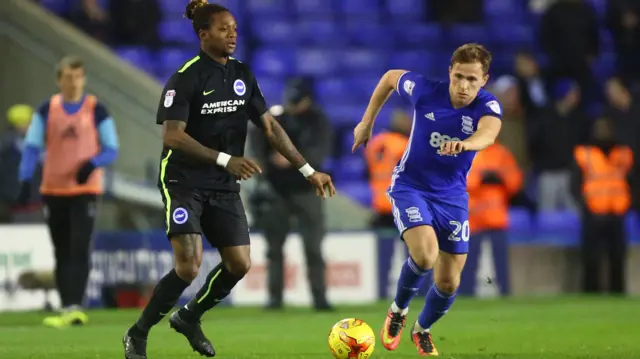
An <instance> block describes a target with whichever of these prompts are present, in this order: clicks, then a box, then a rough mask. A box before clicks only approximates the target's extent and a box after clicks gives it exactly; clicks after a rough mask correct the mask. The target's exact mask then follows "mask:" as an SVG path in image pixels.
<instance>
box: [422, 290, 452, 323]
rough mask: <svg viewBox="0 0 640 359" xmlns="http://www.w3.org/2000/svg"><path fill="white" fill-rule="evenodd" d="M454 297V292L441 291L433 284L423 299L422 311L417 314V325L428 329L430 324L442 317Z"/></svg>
mask: <svg viewBox="0 0 640 359" xmlns="http://www.w3.org/2000/svg"><path fill="white" fill-rule="evenodd" d="M455 299H456V293H453V294H448V293H443V292H442V291H441V290H439V289H438V287H436V285H435V284H434V285H433V286H432V287H431V289H429V292H428V293H427V297H426V299H425V301H424V307H423V308H422V312H420V315H419V316H418V325H419V326H420V327H421V328H423V329H429V328H431V326H432V325H433V324H434V323H435V322H437V321H438V320H439V319H440V318H442V317H443V316H444V315H445V314H447V311H448V310H449V308H451V305H453V302H454V301H455Z"/></svg>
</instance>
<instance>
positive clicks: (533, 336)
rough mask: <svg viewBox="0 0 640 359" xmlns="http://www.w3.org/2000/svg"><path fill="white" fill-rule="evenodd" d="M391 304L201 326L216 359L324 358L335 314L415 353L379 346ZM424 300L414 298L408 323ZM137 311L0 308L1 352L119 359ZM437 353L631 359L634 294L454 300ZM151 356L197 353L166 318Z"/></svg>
mask: <svg viewBox="0 0 640 359" xmlns="http://www.w3.org/2000/svg"><path fill="white" fill-rule="evenodd" d="M387 306H388V303H380V304H379V305H375V306H366V307H365V306H361V307H341V308H339V309H338V311H337V312H333V313H322V314H318V313H314V312H312V311H310V310H308V309H287V310H285V311H284V312H264V311H263V310H262V309H259V308H229V307H226V308H216V309H213V310H212V311H211V312H210V313H208V314H207V316H206V317H205V320H204V324H203V326H204V331H205V333H206V334H207V335H208V336H209V338H210V339H211V340H212V341H213V343H214V345H215V348H216V350H217V352H218V355H217V357H219V358H237V359H249V358H264V359H271V358H272V359H294V358H295V359H305V358H309V359H311V358H314V359H315V358H331V357H332V356H331V354H330V353H329V350H328V348H327V335H328V333H329V329H330V328H331V326H332V325H333V324H334V323H335V322H337V321H338V320H340V319H343V318H349V317H357V318H360V319H362V320H364V321H366V322H367V323H369V324H370V325H371V326H372V327H373V329H374V331H375V332H376V340H377V342H376V345H377V347H376V351H375V352H374V354H373V356H372V358H380V359H382V358H416V357H418V356H417V354H416V350H415V348H414V347H413V345H412V344H411V342H410V339H409V336H408V332H406V331H405V333H404V334H403V337H404V338H403V341H402V343H401V344H400V347H399V349H398V350H397V351H395V352H388V351H386V350H385V349H384V348H383V347H382V346H381V345H380V344H379V339H378V332H379V330H380V325H381V324H382V321H383V320H384V316H385V312H386V308H387ZM421 307H422V301H421V300H420V301H419V300H415V301H414V302H413V303H412V309H413V310H412V311H411V312H410V313H409V318H408V321H407V323H408V326H410V325H412V323H413V321H414V320H415V318H416V316H417V315H418V312H419V311H420V309H421ZM138 313H139V312H138V311H137V310H126V311H125V310H120V311H102V310H101V311H92V312H89V315H90V319H91V323H90V324H89V325H88V326H86V327H74V328H67V329H50V328H44V327H42V326H41V324H40V323H41V320H42V318H43V317H44V314H43V313H34V312H31V313H2V314H0V358H2V359H5V358H6V359H28V358H34V359H36V358H37V359H45V358H64V359H89V358H123V352H122V344H121V342H120V340H121V337H122V334H123V333H124V331H125V329H126V328H127V327H128V326H129V325H130V324H131V323H132V322H133V321H134V320H135V319H136V317H137V315H138ZM433 334H434V340H435V343H436V346H437V348H438V349H439V351H440V353H441V357H442V358H456V359H489V358H491V359H498V358H500V359H506V358H513V359H516V358H518V359H545V358H548V359H551V358H553V359H577V358H584V359H587V358H591V359H595V358H607V359H612V358H615V359H638V358H640V302H639V301H638V299H637V298H635V299H631V298H628V299H625V298H609V297H562V298H544V299H508V300H472V299H460V300H458V301H457V302H456V303H455V304H454V306H453V308H452V309H451V310H450V311H449V313H448V314H447V315H446V316H445V317H444V318H443V319H442V320H441V321H440V322H439V323H438V324H436V326H434V328H433ZM148 355H149V358H150V359H169V358H171V359H175V358H185V359H188V358H200V357H199V356H197V355H196V354H195V353H193V352H192V351H191V349H190V347H189V345H188V343H187V341H186V340H185V339H184V338H183V337H182V336H180V335H179V334H177V333H174V332H173V331H172V330H170V329H169V327H168V323H167V321H166V320H164V321H162V322H161V323H160V324H159V325H158V326H157V327H155V328H154V329H153V330H152V332H151V335H150V338H149V347H148Z"/></svg>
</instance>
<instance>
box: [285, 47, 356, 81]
mask: <svg viewBox="0 0 640 359" xmlns="http://www.w3.org/2000/svg"><path fill="white" fill-rule="evenodd" d="M339 56H340V54H339V53H338V52H337V51H334V50H332V49H326V48H325V49H322V48H306V49H305V48H301V49H298V51H297V53H296V57H295V61H296V62H295V63H296V65H295V69H296V71H297V72H298V74H299V75H302V76H326V75H330V74H332V73H334V72H335V71H336V69H337V68H338V66H339V65H341V63H340V62H341V60H344V57H342V58H341V57H339Z"/></svg>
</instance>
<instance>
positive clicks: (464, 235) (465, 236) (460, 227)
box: [449, 221, 470, 242]
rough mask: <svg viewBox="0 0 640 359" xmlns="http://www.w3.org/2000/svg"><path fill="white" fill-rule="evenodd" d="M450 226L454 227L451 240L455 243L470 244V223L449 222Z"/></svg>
mask: <svg viewBox="0 0 640 359" xmlns="http://www.w3.org/2000/svg"><path fill="white" fill-rule="evenodd" d="M449 224H450V225H452V226H453V230H452V231H451V234H450V235H449V240H450V241H453V242H460V241H461V240H462V241H463V242H469V234H470V233H469V231H470V230H469V221H464V223H460V222H458V221H449Z"/></svg>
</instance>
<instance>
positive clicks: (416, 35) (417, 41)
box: [394, 23, 443, 50]
mask: <svg viewBox="0 0 640 359" xmlns="http://www.w3.org/2000/svg"><path fill="white" fill-rule="evenodd" d="M394 32H395V40H396V41H397V42H396V43H397V45H399V46H398V48H400V49H402V48H406V46H419V47H422V48H427V49H436V50H437V49H439V48H440V47H441V46H442V42H443V41H442V40H443V31H442V26H441V25H438V24H415V25H412V26H411V32H410V33H407V28H406V23H396V24H395V26H394Z"/></svg>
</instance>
